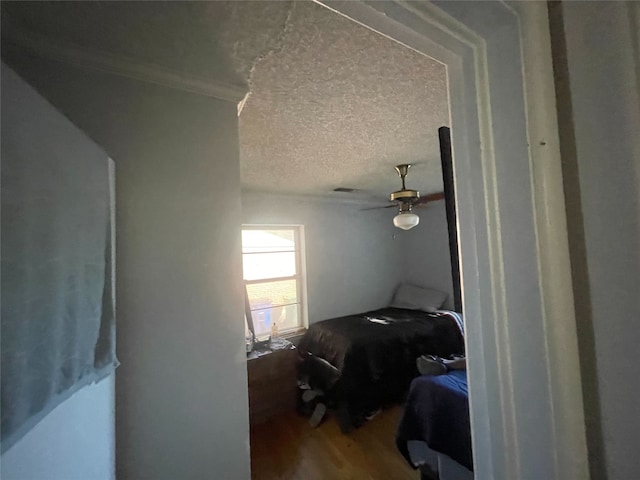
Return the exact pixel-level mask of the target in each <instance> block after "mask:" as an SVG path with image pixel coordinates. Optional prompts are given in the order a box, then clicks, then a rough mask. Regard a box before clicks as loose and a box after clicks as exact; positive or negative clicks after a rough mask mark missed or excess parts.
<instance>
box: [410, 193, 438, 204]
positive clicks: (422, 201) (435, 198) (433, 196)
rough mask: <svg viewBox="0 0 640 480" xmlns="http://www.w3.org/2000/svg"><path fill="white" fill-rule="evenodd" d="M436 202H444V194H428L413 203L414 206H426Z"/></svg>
mask: <svg viewBox="0 0 640 480" xmlns="http://www.w3.org/2000/svg"><path fill="white" fill-rule="evenodd" d="M438 200H444V192H438V193H430V194H429V195H423V196H422V197H420V198H419V199H417V200H416V201H415V202H413V205H414V206H417V205H426V204H427V203H431V202H437V201H438Z"/></svg>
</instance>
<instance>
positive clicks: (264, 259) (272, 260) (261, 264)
mask: <svg viewBox="0 0 640 480" xmlns="http://www.w3.org/2000/svg"><path fill="white" fill-rule="evenodd" d="M242 267H243V271H244V279H245V280H260V279H263V278H264V279H267V278H278V277H291V276H293V275H295V274H296V254H295V252H282V253H250V254H245V255H243V256H242Z"/></svg>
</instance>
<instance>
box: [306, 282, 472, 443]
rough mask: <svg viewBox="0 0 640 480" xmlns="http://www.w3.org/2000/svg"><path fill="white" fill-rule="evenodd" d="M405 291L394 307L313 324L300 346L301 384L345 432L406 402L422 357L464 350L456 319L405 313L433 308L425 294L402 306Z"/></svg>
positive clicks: (398, 294) (439, 313) (438, 313)
mask: <svg viewBox="0 0 640 480" xmlns="http://www.w3.org/2000/svg"><path fill="white" fill-rule="evenodd" d="M403 292H404V293H406V289H405V290H403V289H402V288H400V289H399V290H398V291H397V292H396V295H395V296H394V302H393V303H392V305H394V306H391V307H387V308H382V309H378V310H373V311H369V312H364V313H359V314H354V315H348V316H345V317H339V318H333V319H329V320H324V321H321V322H317V323H315V324H312V325H311V326H310V327H309V329H308V330H307V332H306V333H305V335H304V336H303V337H302V339H301V340H300V342H299V344H298V349H299V352H300V355H301V358H302V362H301V365H300V368H299V374H298V379H299V382H300V383H307V384H308V385H309V386H310V388H313V389H317V390H321V391H323V392H324V399H325V401H326V403H327V404H328V406H329V407H330V408H333V409H334V410H335V412H336V413H337V419H338V422H339V424H340V427H341V429H342V431H343V432H348V431H350V430H351V429H353V428H355V427H358V426H360V425H361V424H362V423H363V422H364V421H365V420H366V418H367V417H368V416H369V415H370V414H371V413H372V412H374V411H376V410H377V409H379V408H381V407H384V406H387V405H391V404H393V403H400V402H402V400H403V399H404V397H405V395H406V392H407V389H408V387H409V384H410V383H411V380H412V379H413V378H414V377H416V376H417V375H419V374H418V372H417V369H416V358H418V357H419V356H420V355H424V354H432V355H439V356H444V357H446V356H448V355H451V354H454V353H461V352H462V351H463V349H464V345H463V343H464V342H463V336H462V332H461V328H460V325H459V324H458V323H457V322H456V321H455V319H453V318H452V317H451V316H450V315H447V314H446V312H443V311H434V312H425V311H423V310H420V309H416V308H401V307H403V306H404V307H406V306H412V307H416V306H417V307H420V308H423V309H425V308H426V307H425V305H427V303H428V305H427V306H428V307H429V308H433V302H427V303H425V302H424V299H425V298H426V297H425V296H424V292H422V296H421V297H420V298H421V299H422V304H420V303H416V302H409V301H402V300H403V297H402V295H403ZM414 293H416V292H415V291H414ZM407 298H408V297H407ZM407 298H404V300H407ZM441 301H444V300H443V299H442V300H441ZM441 301H436V302H435V303H436V304H438V303H439V302H440V303H441ZM398 305H400V307H399V306H398Z"/></svg>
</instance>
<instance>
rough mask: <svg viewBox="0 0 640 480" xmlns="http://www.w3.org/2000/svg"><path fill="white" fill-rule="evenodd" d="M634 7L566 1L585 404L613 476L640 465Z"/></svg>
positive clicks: (569, 164)
mask: <svg viewBox="0 0 640 480" xmlns="http://www.w3.org/2000/svg"><path fill="white" fill-rule="evenodd" d="M631 4H632V2H629V3H624V2H593V3H592V2H586V3H577V2H563V3H562V5H563V7H562V13H563V15H564V33H565V35H566V67H567V69H566V72H564V73H565V74H568V78H563V79H562V81H564V82H565V86H566V84H567V83H568V86H569V87H570V94H569V96H568V97H567V96H566V95H565V96H564V97H563V96H561V97H560V98H559V104H560V106H561V120H563V119H564V122H561V128H562V130H563V131H562V133H563V135H562V142H563V150H564V151H563V162H564V163H565V165H564V172H563V173H564V176H565V184H566V186H567V195H568V198H567V208H568V215H569V227H570V229H571V248H572V268H573V273H574V282H575V289H576V312H577V320H578V322H579V328H580V330H579V334H580V337H581V338H580V347H581V357H582V360H583V376H584V382H585V388H586V390H585V410H586V413H587V415H588V418H587V420H588V423H589V424H588V432H589V443H590V445H589V449H590V457H591V459H592V469H594V472H595V475H593V476H592V478H595V479H600V478H607V479H609V480H626V479H630V478H636V477H637V476H638V471H640V457H639V456H638V453H637V446H638V445H640V403H639V402H638V397H639V396H640V380H639V378H640V377H639V376H638V371H637V370H638V365H640V349H639V348H638V345H639V344H640V328H639V326H638V325H639V323H638V322H639V321H640V287H639V285H640V134H639V132H640V99H639V94H640V92H639V91H638V88H639V84H640V79H639V78H638V72H640V65H639V64H638V62H639V60H638V59H639V54H640V52H638V49H637V47H638V43H637V41H638V36H637V35H638V23H639V22H638V19H639V15H640V10H639V9H638V6H637V5H635V6H632V5H631ZM634 31H635V33H634ZM634 42H635V48H636V49H635V51H634ZM560 73H563V72H560ZM565 93H566V92H565ZM571 109H572V112H571ZM562 115H564V117H562Z"/></svg>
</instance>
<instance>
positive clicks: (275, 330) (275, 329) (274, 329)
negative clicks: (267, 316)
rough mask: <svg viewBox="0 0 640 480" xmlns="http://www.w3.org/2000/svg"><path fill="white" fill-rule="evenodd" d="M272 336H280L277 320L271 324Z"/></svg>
mask: <svg viewBox="0 0 640 480" xmlns="http://www.w3.org/2000/svg"><path fill="white" fill-rule="evenodd" d="M271 338H278V324H277V323H276V322H275V321H274V322H273V323H272V324H271Z"/></svg>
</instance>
